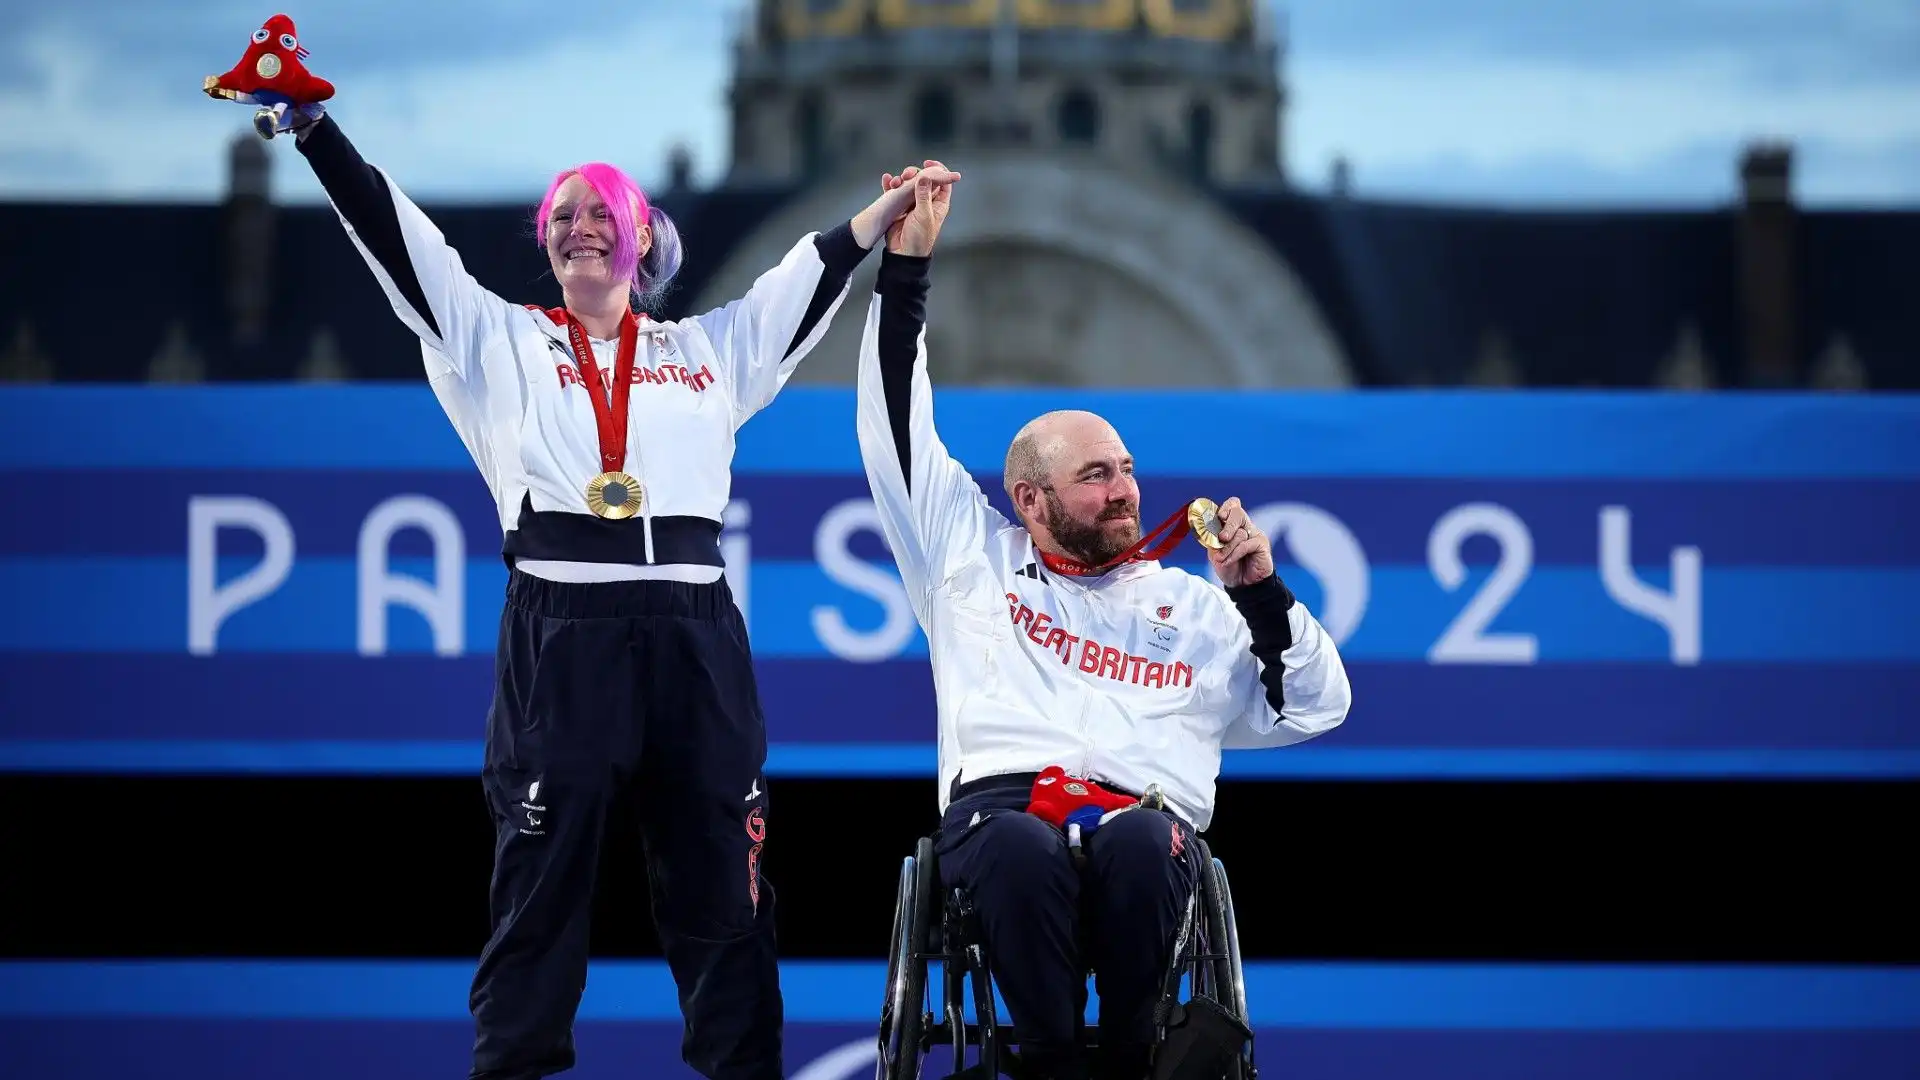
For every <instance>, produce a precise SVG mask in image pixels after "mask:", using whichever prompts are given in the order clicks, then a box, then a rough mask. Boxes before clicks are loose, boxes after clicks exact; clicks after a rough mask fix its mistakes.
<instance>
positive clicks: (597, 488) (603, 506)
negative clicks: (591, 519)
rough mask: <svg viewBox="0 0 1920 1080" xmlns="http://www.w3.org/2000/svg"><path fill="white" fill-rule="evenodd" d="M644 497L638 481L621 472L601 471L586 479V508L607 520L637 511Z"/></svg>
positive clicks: (625, 516) (619, 518)
mask: <svg viewBox="0 0 1920 1080" xmlns="http://www.w3.org/2000/svg"><path fill="white" fill-rule="evenodd" d="M645 499H646V492H645V491H643V490H641V487H640V481H638V480H635V479H634V478H633V477H631V476H628V475H627V474H626V473H623V472H603V473H601V474H600V475H599V476H596V477H594V478H593V479H592V480H589V481H587V509H589V510H591V511H593V512H594V513H595V514H598V515H599V516H601V517H603V518H606V519H607V520H609V521H620V520H622V519H624V518H630V517H632V516H633V515H635V514H637V513H639V512H640V506H641V504H642V503H643V502H644V501H645Z"/></svg>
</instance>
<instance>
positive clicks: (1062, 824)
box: [1027, 765, 1140, 861]
mask: <svg viewBox="0 0 1920 1080" xmlns="http://www.w3.org/2000/svg"><path fill="white" fill-rule="evenodd" d="M1139 805H1140V800H1139V799H1136V798H1134V797H1132V796H1131V795H1117V794H1115V793H1113V792H1111V791H1108V790H1106V789H1105V788H1103V787H1101V786H1100V785H1098V784H1095V783H1091V782H1089V781H1085V780H1077V779H1075V778H1073V777H1071V776H1068V775H1067V770H1065V769H1063V768H1061V767H1060V766H1058V765H1049V766H1047V768H1046V769H1045V770H1044V771H1042V772H1041V773H1040V775H1039V776H1038V777H1036V778H1034V781H1033V796H1032V798H1031V800H1030V801H1029V802H1028V803H1027V813H1029V814H1032V815H1033V816H1035V817H1037V818H1039V819H1040V820H1042V821H1044V822H1046V823H1047V824H1049V825H1051V826H1053V827H1054V828H1056V829H1059V830H1060V831H1061V832H1064V833H1066V834H1067V848H1068V850H1070V851H1071V852H1072V853H1073V857H1074V859H1075V860H1076V861H1077V860H1079V859H1081V858H1083V854H1082V851H1081V845H1082V844H1083V843H1085V842H1086V841H1087V840H1089V839H1091V838H1092V837H1093V833H1094V831H1095V830H1096V829H1098V828H1100V826H1102V825H1104V824H1106V823H1107V822H1108V821H1110V820H1112V818H1113V815H1115V814H1118V813H1120V812H1121V811H1123V810H1131V809H1133V808H1134V807H1136V806H1139Z"/></svg>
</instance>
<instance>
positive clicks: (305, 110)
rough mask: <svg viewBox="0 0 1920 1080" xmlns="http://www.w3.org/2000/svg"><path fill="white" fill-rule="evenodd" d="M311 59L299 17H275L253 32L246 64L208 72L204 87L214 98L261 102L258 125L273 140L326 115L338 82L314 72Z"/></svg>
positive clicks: (243, 60) (256, 117)
mask: <svg viewBox="0 0 1920 1080" xmlns="http://www.w3.org/2000/svg"><path fill="white" fill-rule="evenodd" d="M306 57H307V50H306V47H305V46H303V45H301V44H300V36H299V34H298V32H296V31H295V30H294V27H293V20H292V19H290V18H288V17H287V16H285V15H275V16H274V17H273V18H271V19H268V20H267V21H266V23H265V24H264V25H262V26H261V27H260V28H259V29H258V30H255V31H254V32H253V40H252V42H251V43H250V44H248V46H247V51H246V52H245V53H243V54H242V55H241V57H240V62H239V63H237V64H235V65H233V67H232V68H231V69H230V70H228V72H227V73H226V74H225V75H209V76H207V78H206V82H205V84H204V85H203V87H202V89H204V90H205V91H206V92H207V96H208V97H215V98H225V99H227V100H228V101H238V102H240V103H242V104H245V105H258V106H260V107H261V108H260V111H258V112H256V113H254V114H253V128H254V130H255V131H257V132H259V133H260V137H261V138H263V139H271V138H273V137H274V136H275V135H277V134H280V133H283V132H288V131H293V130H295V129H296V128H299V127H304V126H305V125H307V124H310V123H312V122H314V121H315V120H318V119H320V116H321V114H322V113H324V112H325V111H326V110H325V108H324V107H323V105H322V103H323V102H325V101H326V100H327V99H329V98H331V97H333V84H332V83H330V82H328V81H327V80H325V79H322V78H320V77H319V76H317V75H315V74H314V73H313V72H311V71H308V70H307V65H306V63H305V62H304V61H305V60H306Z"/></svg>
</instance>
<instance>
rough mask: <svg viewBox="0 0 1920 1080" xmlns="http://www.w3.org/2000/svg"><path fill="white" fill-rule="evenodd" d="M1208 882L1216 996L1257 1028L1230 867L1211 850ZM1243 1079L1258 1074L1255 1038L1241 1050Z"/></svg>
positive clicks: (1249, 1026)
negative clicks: (1242, 956)
mask: <svg viewBox="0 0 1920 1080" xmlns="http://www.w3.org/2000/svg"><path fill="white" fill-rule="evenodd" d="M1206 885H1207V886H1208V887H1207V888H1206V889H1205V890H1204V891H1205V892H1206V894H1207V904H1206V908H1205V910H1204V916H1205V918H1206V923H1207V927H1206V931H1207V932H1206V936H1207V951H1208V952H1209V953H1211V954H1213V956H1214V957H1215V959H1214V960H1213V962H1212V965H1211V966H1212V969H1213V970H1212V979H1211V981H1212V983H1213V988H1212V989H1213V994H1214V999H1215V1000H1216V1001H1218V1002H1219V1003H1220V1004H1221V1005H1222V1006H1224V1007H1225V1008H1226V1009H1228V1010H1229V1011H1230V1012H1231V1013H1232V1014H1233V1017H1234V1019H1236V1020H1238V1021H1240V1022H1241V1023H1242V1024H1245V1025H1246V1026H1247V1029H1248V1030H1252V1028H1253V1017H1252V1016H1251V1015H1250V1014H1249V1013H1248V1011H1247V977H1246V970H1245V968H1244V967H1243V966H1242V964H1241V959H1240V929H1239V926H1238V925H1237V923H1236V922H1235V920H1234V913H1233V889H1232V887H1231V886H1230V885H1228V884H1227V868H1226V865H1225V864H1223V863H1222V862H1221V861H1220V860H1219V859H1216V858H1213V857H1212V853H1211V852H1209V853H1208V866H1207V878H1206ZM1239 1065H1240V1068H1239V1072H1238V1076H1239V1078H1240V1080H1253V1077H1254V1075H1255V1071H1256V1070H1255V1069H1254V1059H1253V1040H1251V1039H1249V1040H1248V1041H1247V1044H1246V1047H1245V1048H1244V1049H1243V1050H1242V1051H1241V1054H1240V1062H1239Z"/></svg>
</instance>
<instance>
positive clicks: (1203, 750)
mask: <svg viewBox="0 0 1920 1080" xmlns="http://www.w3.org/2000/svg"><path fill="white" fill-rule="evenodd" d="M935 164H937V163H934V162H929V163H928V166H929V167H931V166H933V165H935ZM916 174H917V170H914V169H908V170H907V171H906V172H904V173H903V174H902V175H901V176H899V177H893V176H888V177H886V178H885V179H884V180H883V182H882V183H883V187H886V188H892V187H895V186H898V185H899V184H902V183H907V184H914V185H915V187H916V189H917V191H916V200H915V204H914V208H913V209H912V210H911V211H909V212H908V213H907V214H906V215H904V216H903V217H902V218H901V219H900V220H899V221H898V222H896V223H895V225H894V227H893V228H892V230H891V231H890V232H889V233H888V236H887V250H886V253H885V255H884V256H883V257H882V261H881V266H880V273H879V280H878V282H877V284H876V286H875V295H874V297H873V300H872V302H871V306H870V308H869V311H868V316H867V323H866V330H865V334H864V337H863V340H862V343H861V352H860V374H859V393H858V427H859V440H860V449H861V455H862V458H863V460H864V463H865V467H866V473H867V480H868V484H869V486H870V487H871V489H872V492H873V496H874V501H875V505H876V507H877V508H878V510H879V516H880V522H881V526H882V529H883V531H884V533H885V536H886V538H887V542H888V544H889V546H890V547H891V549H892V552H893V556H894V560H895V562H896V563H897V564H898V567H899V570H900V576H901V579H902V581H903V582H904V583H905V585H906V588H907V595H908V597H909V598H910V600H911V602H912V604H913V609H914V614H915V615H916V616H917V617H918V619H919V621H920V625H921V627H922V628H923V629H924V630H925V632H926V634H927V640H928V642H929V645H930V651H931V660H932V664H933V673H934V686H935V691H936V695H937V699H938V711H939V761H940V806H941V810H942V821H941V825H940V829H939V832H938V834H937V837H936V842H935V847H936V851H937V858H936V859H935V862H936V865H937V867H938V871H939V873H938V876H939V884H940V886H941V888H942V889H961V890H964V892H965V894H966V895H967V896H968V897H969V898H970V902H971V904H972V906H973V908H974V909H975V911H976V913H977V919H978V923H979V926H980V929H981V932H982V935H983V937H984V939H985V941H984V945H985V949H986V953H987V958H988V962H989V964H990V966H991V968H992V971H993V975H994V981H995V983H996V984H997V986H998V988H999V990H1000V992H1001V995H1002V997H1003V998H1004V1000H1005V1002H1006V1007H1007V1012H1008V1013H1009V1015H1010V1017H1011V1019H1012V1021H1013V1025H1014V1027H1015V1028H1016V1029H1017V1030H1018V1032H1019V1038H1020V1057H1021V1060H1022V1062H1023V1064H1024V1066H1025V1069H1024V1071H1025V1073H1026V1074H1027V1075H1028V1076H1030V1077H1055V1078H1078V1077H1081V1076H1085V1075H1087V1074H1088V1070H1089V1069H1090V1068H1091V1069H1092V1070H1093V1071H1094V1073H1095V1074H1096V1075H1099V1076H1111V1077H1115V1078H1123V1077H1124V1078H1126V1080H1140V1078H1141V1077H1143V1076H1144V1075H1145V1074H1146V1072H1147V1068H1148V1058H1149V1055H1150V1053H1151V1048H1152V1041H1153V1038H1154V1031H1155V1019H1154V1016H1153V1012H1154V1008H1155V1006H1156V1005H1157V1004H1158V1002H1159V1000H1160V997H1161V987H1162V983H1163V976H1164V974H1165V973H1166V971H1167V970H1168V966H1169V963H1170V960H1171V956H1170V950H1171V949H1172V948H1173V947H1174V942H1175V941H1176V939H1177V938H1178V936H1179V935H1178V933H1177V931H1178V929H1179V924H1180V919H1181V918H1182V916H1183V913H1185V912H1186V911H1187V910H1188V907H1187V905H1188V900H1189V897H1190V896H1192V895H1193V893H1194V890H1195V887H1196V882H1197V881H1198V880H1199V878H1200V876H1201V874H1202V873H1203V869H1204V868H1203V867H1202V865H1201V859H1200V857H1199V855H1198V853H1197V849H1198V848H1199V846H1200V845H1198V844H1197V843H1196V842H1195V839H1196V832H1198V831H1200V830H1204V829H1205V828H1206V827H1207V825H1208V822H1209V820H1210V818H1211V816H1212V813H1213V797H1214V786H1215V781H1216V779H1217V777H1218V775H1219V770H1220V755H1221V752H1222V751H1223V749H1227V748H1234V747H1263V746H1264V747H1273V746H1285V745H1288V744H1292V743H1298V742H1301V741H1304V740H1306V739H1310V738H1313V737H1314V736H1316V735H1319V734H1322V733H1324V732H1326V731H1328V730H1331V729H1332V728H1334V727H1336V726H1338V725H1339V724H1340V723H1341V722H1342V721H1343V720H1344V719H1345V718H1346V715H1347V710H1348V707H1349V704H1350V702H1351V691H1350V689H1349V686H1348V682H1347V675H1346V670H1345V668H1344V666H1343V665H1342V663H1341V660H1340V655H1339V652H1338V650H1337V649H1336V648H1335V646H1334V643H1333V641H1332V639H1331V638H1330V637H1329V636H1328V635H1327V633H1326V632H1325V631H1324V630H1323V629H1322V628H1321V626H1320V624H1319V622H1318V621H1317V620H1316V619H1315V618H1314V617H1313V615H1312V614H1311V613H1309V612H1308V611H1307V609H1306V606H1305V605H1304V604H1301V603H1300V602H1299V601H1297V600H1296V599H1295V598H1294V596H1293V594H1292V592H1290V591H1289V590H1288V589H1287V587H1286V585H1285V584H1284V583H1283V582H1281V580H1280V579H1279V577H1278V576H1277V575H1276V574H1275V572H1274V561H1273V552H1272V548H1271V545H1270V544H1269V542H1268V539H1267V537H1266V536H1265V535H1264V534H1263V533H1262V532H1261V530H1260V529H1259V528H1258V527H1257V526H1256V525H1255V524H1254V523H1253V521H1252V520H1251V519H1250V518H1249V517H1248V515H1247V512H1246V510H1245V509H1244V508H1243V507H1242V506H1241V505H1240V501H1239V500H1238V499H1228V500H1227V501H1226V502H1225V503H1224V504H1223V505H1221V506H1220V507H1219V508H1218V509H1217V511H1214V510H1213V509H1212V508H1211V507H1210V506H1207V505H1204V504H1203V505H1200V506H1198V507H1197V508H1195V509H1194V511H1193V514H1192V515H1191V517H1190V516H1189V514H1188V510H1187V508H1183V509H1182V510H1181V511H1179V512H1177V513H1176V514H1175V515H1174V516H1173V517H1171V518H1168V519H1167V521H1165V522H1163V523H1162V525H1161V526H1160V527H1159V528H1156V529H1155V530H1153V532H1152V533H1149V534H1147V536H1146V537H1144V538H1143V537H1142V533H1141V524H1140V489H1139V486H1138V485H1137V484H1136V482H1135V480H1134V475H1133V457H1132V455H1131V454H1130V453H1129V452H1128V450H1127V447H1126V445H1125V444H1124V443H1123V442H1122V441H1121V438H1120V435H1119V433H1118V432H1116V431H1115V430H1114V429H1113V428H1112V427H1111V426H1110V425H1109V424H1107V422H1106V421H1104V420H1102V419H1101V418H1100V417H1098V416H1095V415H1093V414H1091V413H1084V412H1050V413H1047V414H1045V415H1043V416H1040V417H1038V418H1036V419H1035V420H1033V421H1032V422H1030V423H1028V424H1027V425H1026V426H1025V427H1024V428H1022V429H1021V431H1020V432H1019V433H1018V434H1017V435H1016V436H1015V437H1014V439H1013V441H1012V445H1011V446H1010V447H1009V449H1008V451H1007V454H1006V462H1005V469H1004V475H1003V483H1004V486H1005V490H1006V493H1007V497H1008V498H1009V500H1010V501H1011V503H1012V506H1013V509H1014V512H1015V515H1016V517H1017V518H1018V521H1017V522H1016V521H1009V520H1008V519H1007V518H1006V517H1004V516H1003V515H1002V514H1001V513H999V512H998V511H997V510H995V509H994V508H993V507H992V506H991V505H990V504H989V503H988V501H987V499H986V496H985V495H984V494H983V493H982V491H981V490H980V488H979V486H978V485H977V484H976V483H975V482H974V480H973V478H972V476H970V475H969V474H968V472H967V470H966V468H965V467H964V466H962V465H961V464H960V463H959V462H958V461H956V460H954V458H953V457H952V456H951V455H950V454H949V453H948V452H947V449H946V447H945V446H944V445H943V444H942V442H941V440H940V437H939V435H938V433H937V432H936V431H935V429H934V422H933V395H932V387H931V384H930V382H929V380H928V377H927V356H926V334H925V329H926V297H927V293H928V270H929V267H930V264H931V261H932V252H933V245H934V240H935V238H936V237H937V235H938V233H939V230H940V226H941V223H942V222H944V220H945V218H946V212H947V209H948V206H949V204H950V196H951V191H952V187H953V185H937V184H929V183H924V182H917V181H916ZM1180 420H1181V421H1182V422H1181V424H1180V426H1179V430H1180V431H1181V433H1182V436H1183V437H1186V436H1191V437H1197V438H1202V439H1214V440H1217V441H1218V445H1219V446H1220V448H1221V453H1222V454H1223V456H1231V455H1232V453H1233V452H1234V451H1233V447H1234V433H1233V432H1231V431H1221V432H1217V433H1216V432H1214V431H1211V430H1209V427H1210V426H1209V425H1208V424H1207V422H1206V418H1205V417H1182V418H1180ZM1189 521H1191V525H1192V529H1193V531H1194V532H1195V534H1196V535H1197V536H1199V537H1200V539H1201V542H1202V543H1203V544H1204V545H1206V546H1207V547H1208V553H1207V554H1208V559H1209V561H1210V562H1211V564H1212V567H1213V570H1214V572H1215V573H1216V574H1217V575H1218V577H1219V579H1220V582H1221V585H1215V584H1214V583H1212V582H1210V581H1208V580H1206V579H1205V578H1202V577H1200V576H1197V575H1195V574H1193V573H1190V572H1188V571H1186V570H1184V569H1180V568H1178V567H1171V566H1164V565H1162V564H1161V563H1160V562H1159V561H1158V560H1159V559H1160V558H1161V557H1163V556H1164V555H1166V554H1167V553H1168V552H1170V551H1171V550H1172V547H1173V545H1174V544H1175V543H1177V542H1178V541H1179V539H1180V538H1181V537H1182V536H1183V535H1184V534H1183V532H1182V531H1181V526H1183V525H1186V524H1188V522H1189ZM1169 527H1171V528H1172V529H1173V530H1174V531H1173V532H1172V533H1171V540H1161V541H1159V542H1157V543H1153V546H1152V547H1149V546H1148V545H1149V543H1150V542H1152V541H1153V537H1154V536H1155V535H1156V534H1158V533H1160V532H1162V531H1163V530H1165V529H1167V528H1169ZM1222 585H1223V586H1224V588H1222V587H1221V586H1222ZM1143 796H1150V797H1149V798H1148V799H1147V800H1146V801H1147V802H1148V803H1150V805H1142V797H1143ZM1089 969H1091V971H1092V972H1093V974H1094V979H1095V989H1096V991H1097V992H1098V995H1099V1001H1100V1016H1099V1028H1098V1037H1097V1040H1096V1042H1097V1045H1098V1046H1099V1054H1098V1060H1096V1061H1094V1062H1087V1061H1083V1060H1082V1059H1081V1054H1080V1049H1079V1044H1078V1040H1077V1037H1076V1036H1077V1028H1078V1018H1079V1016H1080V1015H1081V1010H1082V1009H1083V1008H1084V1001H1083V996H1084V988H1085V985H1086V974H1087V972H1088V970H1089Z"/></svg>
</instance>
